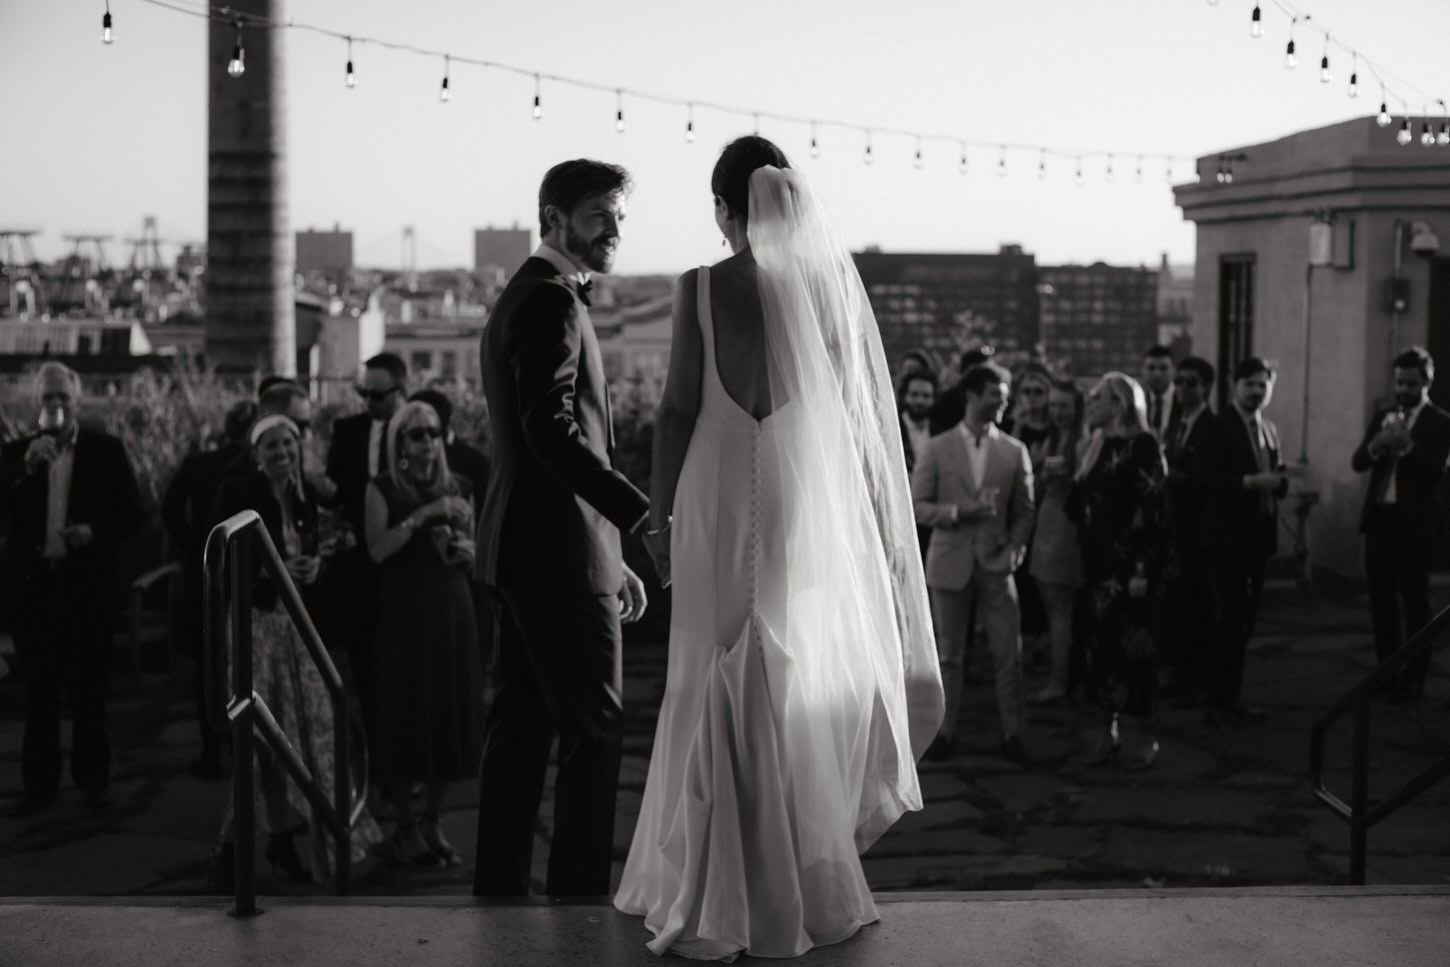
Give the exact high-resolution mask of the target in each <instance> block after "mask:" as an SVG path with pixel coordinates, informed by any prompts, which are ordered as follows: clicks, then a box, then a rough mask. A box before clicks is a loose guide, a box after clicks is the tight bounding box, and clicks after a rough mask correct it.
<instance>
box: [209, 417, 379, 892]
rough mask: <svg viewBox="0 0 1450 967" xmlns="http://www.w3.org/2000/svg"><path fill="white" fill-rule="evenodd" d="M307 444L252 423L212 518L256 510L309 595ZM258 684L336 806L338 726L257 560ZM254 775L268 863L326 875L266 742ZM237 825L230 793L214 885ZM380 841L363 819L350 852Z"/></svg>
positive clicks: (325, 862) (311, 543)
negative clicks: (300, 843) (245, 460)
mask: <svg viewBox="0 0 1450 967" xmlns="http://www.w3.org/2000/svg"><path fill="white" fill-rule="evenodd" d="M301 438H302V434H301V431H300V430H299V429H298V428H297V424H295V423H293V422H292V421H291V420H290V419H288V418H287V417H285V416H283V415H282V414H280V413H273V414H270V415H267V416H263V417H260V418H259V419H258V420H257V421H256V422H255V423H253V424H252V427H251V429H250V430H249V431H248V434H247V439H248V443H249V445H250V448H251V459H252V462H253V464H254V467H255V469H253V470H252V471H251V472H250V473H248V474H246V475H244V476H233V477H228V478H227V479H226V480H225V481H224V482H223V483H222V486H221V490H220V492H219V493H218V494H217V500H216V506H215V508H214V509H213V512H212V520H213V521H217V522H219V521H222V520H225V519H226V518H228V517H230V516H232V515H233V514H236V513H238V512H240V511H243V510H254V511H256V512H257V514H258V515H260V517H261V518H262V523H263V525H264V526H265V527H266V529H267V534H268V536H269V537H271V539H272V543H273V544H274V545H275V546H276V548H277V553H278V554H279V555H280V556H281V558H282V560H283V563H284V564H285V566H286V568H287V574H288V576H289V577H290V578H291V579H292V581H293V583H295V584H296V585H297V586H298V588H299V590H301V591H302V592H303V594H304V595H305V594H306V589H307V588H308V587H310V586H312V585H313V584H315V583H316V582H317V580H318V578H319V576H320V575H321V574H322V572H323V568H324V562H323V559H322V557H321V556H320V555H319V554H318V546H317V494H316V492H315V491H314V490H313V489H312V485H311V484H309V483H307V482H306V481H305V480H303V479H302V474H301V466H302V458H301ZM228 663H229V664H230V655H228ZM252 688H253V691H255V692H256V693H257V694H258V695H259V696H261V698H262V700H263V701H264V702H266V704H267V708H268V709H269V710H270V711H271V713H272V715H273V717H274V718H275V719H276V721H277V725H278V726H279V727H280V728H281V730H282V733H283V734H284V735H285V736H286V737H287V738H288V740H289V741H290V742H291V743H292V747H293V748H294V749H295V750H296V751H297V753H298V755H299V756H300V757H301V759H302V764H303V765H304V766H305V767H306V768H307V771H308V773H309V774H310V775H311V776H312V778H313V779H314V780H315V781H316V782H317V784H318V785H319V787H320V788H321V790H322V795H323V797H324V798H325V799H327V801H328V802H331V801H332V798H333V791H332V784H333V777H334V775H335V772H334V768H335V766H334V759H333V750H334V745H333V729H334V727H335V723H334V721H333V712H332V704H331V701H330V697H329V693H328V690H327V686H326V684H325V683H324V682H323V680H322V675H321V673H320V672H319V671H318V668H317V665H316V663H315V662H314V661H313V660H312V657H311V655H310V654H309V653H308V651H307V646H306V645H305V644H304V643H303V641H302V637H301V635H300V634H299V633H298V631H297V628H296V626H295V625H294V624H293V623H292V619H291V616H290V615H289V614H288V613H287V610H286V607H285V606H284V605H283V604H282V602H281V599H280V597H279V594H278V590H277V588H276V586H275V585H274V584H273V583H272V580H271V578H270V577H269V576H268V574H267V572H266V571H265V570H263V569H262V567H261V566H260V564H259V565H258V566H257V569H256V572H255V574H254V575H253V578H252ZM254 778H255V789H256V791H257V796H258V802H259V805H260V808H259V809H258V810H257V817H258V819H259V820H260V822H261V825H262V828H263V829H264V830H266V831H267V833H268V837H267V859H268V860H269V861H270V862H271V863H272V865H273V867H274V868H275V867H277V866H280V867H282V869H283V870H284V871H285V872H286V873H287V875H288V876H289V877H290V878H291V879H293V880H295V881H297V882H307V881H309V880H312V879H314V878H315V879H322V878H325V877H326V875H327V871H328V869H329V866H330V861H329V852H328V850H329V849H330V847H331V841H332V840H331V836H330V834H329V833H328V830H327V827H326V826H325V825H323V824H322V823H320V822H318V821H317V819H316V817H315V816H314V815H313V811H312V807H311V806H310V805H309V803H308V801H307V797H306V796H305V795H304V794H303V792H302V790H301V788H299V787H298V786H297V784H296V783H295V782H293V781H292V779H291V777H290V776H289V775H288V774H287V771H286V768H285V767H284V766H283V765H282V761H281V760H280V759H279V758H277V757H275V756H274V755H273V754H272V753H271V750H270V749H269V748H268V747H267V745H266V744H265V743H260V742H259V743H257V745H256V759H255V763H254ZM232 829H233V817H232V798H231V797H230V796H229V797H228V798H227V807H226V813H225V816H224V817H223V820H222V832H221V846H220V848H219V850H218V853H217V868H216V870H215V871H214V879H215V885H216V886H218V887H219V888H222V889H226V888H228V887H229V886H230V883H231V878H232V872H233V870H234V868H235V851H234V847H233V839H232ZM304 829H305V830H307V831H308V834H309V840H310V842H311V855H310V858H309V862H306V863H304V861H303V860H302V859H301V858H300V857H299V856H298V855H297V847H296V843H295V837H296V835H297V833H299V832H302V831H303V830H304ZM381 839H382V834H381V833H380V832H379V831H378V828H377V824H376V823H374V822H373V821H372V818H371V817H370V816H368V815H367V814H366V813H364V814H363V815H362V816H361V817H360V818H359V822H358V824H357V825H356V827H355V828H354V831H353V851H354V855H355V856H356V857H357V858H359V859H360V858H361V857H362V856H363V855H364V852H365V849H366V847H367V846H368V845H369V844H370V843H374V842H378V841H379V840H381Z"/></svg>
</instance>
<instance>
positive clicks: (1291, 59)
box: [1284, 40, 1299, 70]
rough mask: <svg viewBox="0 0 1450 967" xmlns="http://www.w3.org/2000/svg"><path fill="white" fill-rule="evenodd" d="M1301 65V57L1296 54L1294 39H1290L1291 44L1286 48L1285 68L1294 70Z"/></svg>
mask: <svg viewBox="0 0 1450 967" xmlns="http://www.w3.org/2000/svg"><path fill="white" fill-rule="evenodd" d="M1298 66H1299V58H1297V57H1295V56H1294V41H1292V40H1291V41H1289V46H1288V47H1285V48H1284V69H1285V70H1293V69H1294V68H1296V67H1298Z"/></svg>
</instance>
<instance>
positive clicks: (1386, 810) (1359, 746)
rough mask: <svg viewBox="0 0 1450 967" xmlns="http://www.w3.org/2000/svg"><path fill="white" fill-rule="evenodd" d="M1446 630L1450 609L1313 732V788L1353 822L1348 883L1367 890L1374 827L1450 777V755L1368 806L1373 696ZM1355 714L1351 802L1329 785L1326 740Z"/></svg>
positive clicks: (1384, 663) (1334, 708)
mask: <svg viewBox="0 0 1450 967" xmlns="http://www.w3.org/2000/svg"><path fill="white" fill-rule="evenodd" d="M1447 628H1450V608H1446V609H1445V610H1443V611H1441V612H1440V613H1439V614H1437V615H1435V617H1434V618H1432V619H1430V622H1429V624H1427V625H1425V627H1423V628H1421V629H1420V630H1419V631H1418V632H1416V633H1415V634H1414V636H1413V637H1411V638H1410V640H1409V641H1407V642H1405V643H1404V644H1403V645H1401V646H1400V648H1399V649H1398V650H1397V651H1396V652H1395V653H1394V654H1393V655H1391V656H1390V657H1388V658H1386V659H1385V660H1384V661H1382V662H1380V663H1379V664H1378V665H1377V666H1375V669H1374V671H1372V672H1370V673H1369V674H1368V675H1366V676H1365V677H1364V678H1363V679H1361V680H1360V682H1359V684H1358V685H1356V686H1354V688H1352V689H1350V690H1349V691H1348V692H1346V693H1345V694H1344V695H1341V696H1340V697H1339V700H1338V701H1336V702H1335V703H1334V704H1333V705H1331V706H1330V707H1329V709H1328V710H1327V711H1326V712H1325V713H1324V714H1323V715H1321V716H1320V717H1319V720H1318V721H1317V722H1315V723H1314V729H1313V731H1312V732H1311V733H1310V737H1309V778H1310V781H1311V782H1312V783H1313V787H1314V795H1315V797H1316V798H1318V799H1319V801H1320V802H1322V803H1324V804H1325V805H1327V806H1328V807H1329V808H1330V809H1331V810H1333V811H1334V813H1335V815H1337V816H1339V817H1340V818H1341V819H1343V820H1345V821H1346V822H1348V823H1349V879H1350V882H1351V883H1353V884H1354V885H1356V886H1362V885H1364V878H1365V869H1364V867H1365V853H1366V851H1367V846H1368V838H1369V830H1370V827H1372V826H1374V825H1375V824H1376V823H1378V822H1379V821H1380V820H1382V819H1384V818H1386V817H1388V816H1389V815H1391V814H1392V813H1394V812H1395V811H1396V810H1397V809H1399V808H1400V807H1401V806H1403V805H1404V804H1405V803H1407V802H1409V801H1410V800H1412V799H1414V798H1415V797H1416V796H1418V795H1419V794H1420V793H1422V792H1424V791H1425V790H1427V789H1429V788H1430V787H1431V786H1433V785H1435V783H1437V782H1439V781H1440V780H1441V779H1444V778H1445V777H1446V776H1450V756H1446V757H1445V758H1443V759H1441V760H1440V761H1439V762H1436V763H1435V764H1434V765H1432V766H1430V767H1429V768H1428V769H1426V770H1424V771H1423V772H1421V773H1420V774H1419V775H1417V776H1415V777H1414V778H1413V779H1411V780H1410V781H1409V782H1407V783H1405V784H1404V785H1403V786H1401V787H1400V788H1399V789H1398V790H1396V791H1395V792H1393V793H1391V794H1390V795H1389V796H1387V797H1385V798H1383V799H1381V800H1380V801H1378V802H1377V803H1375V805H1374V806H1370V804H1369V701H1370V696H1371V695H1373V694H1374V693H1375V692H1376V691H1377V690H1378V689H1379V688H1380V687H1381V686H1383V685H1386V684H1388V683H1389V682H1390V680H1391V679H1393V678H1394V677H1395V676H1396V675H1398V674H1399V672H1400V670H1401V669H1402V668H1404V667H1405V666H1406V665H1408V664H1409V663H1410V662H1412V661H1414V660H1415V659H1416V658H1418V657H1419V656H1420V655H1421V654H1423V653H1424V652H1426V651H1429V650H1430V648H1432V647H1433V646H1434V645H1435V642H1436V640H1437V639H1438V638H1439V637H1440V635H1441V634H1443V633H1444V632H1445V630H1446V629H1447ZM1351 709H1352V710H1353V711H1354V763H1353V771H1352V773H1351V778H1350V801H1349V802H1347V803H1346V802H1345V801H1344V800H1343V799H1341V798H1339V797H1338V796H1336V795H1335V794H1334V793H1332V792H1330V791H1329V788H1328V786H1326V785H1325V784H1324V739H1325V735H1326V733H1327V732H1328V731H1329V727H1330V726H1331V725H1333V724H1334V723H1335V722H1336V721H1337V720H1338V719H1339V718H1341V717H1342V716H1343V715H1344V714H1345V713H1346V712H1348V711H1350V710H1351Z"/></svg>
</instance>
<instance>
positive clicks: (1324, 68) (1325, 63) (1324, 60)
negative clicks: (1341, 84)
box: [1319, 54, 1334, 84]
mask: <svg viewBox="0 0 1450 967" xmlns="http://www.w3.org/2000/svg"><path fill="white" fill-rule="evenodd" d="M1332 80H1334V75H1333V74H1331V73H1329V55H1328V54H1325V55H1324V56H1323V57H1321V58H1319V82H1320V83H1321V84H1328V83H1329V82H1330V81H1332Z"/></svg>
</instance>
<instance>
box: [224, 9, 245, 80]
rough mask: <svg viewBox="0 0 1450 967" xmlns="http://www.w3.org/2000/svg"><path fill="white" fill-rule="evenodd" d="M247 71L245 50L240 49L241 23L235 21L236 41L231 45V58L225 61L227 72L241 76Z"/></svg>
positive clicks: (233, 75)
mask: <svg viewBox="0 0 1450 967" xmlns="http://www.w3.org/2000/svg"><path fill="white" fill-rule="evenodd" d="M246 72H247V52H246V51H245V50H243V49H242V24H241V21H237V42H236V43H235V44H233V45H232V59H231V60H229V61H227V73H228V74H230V75H231V76H232V77H241V76H242V75H243V74H245V73H246Z"/></svg>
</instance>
